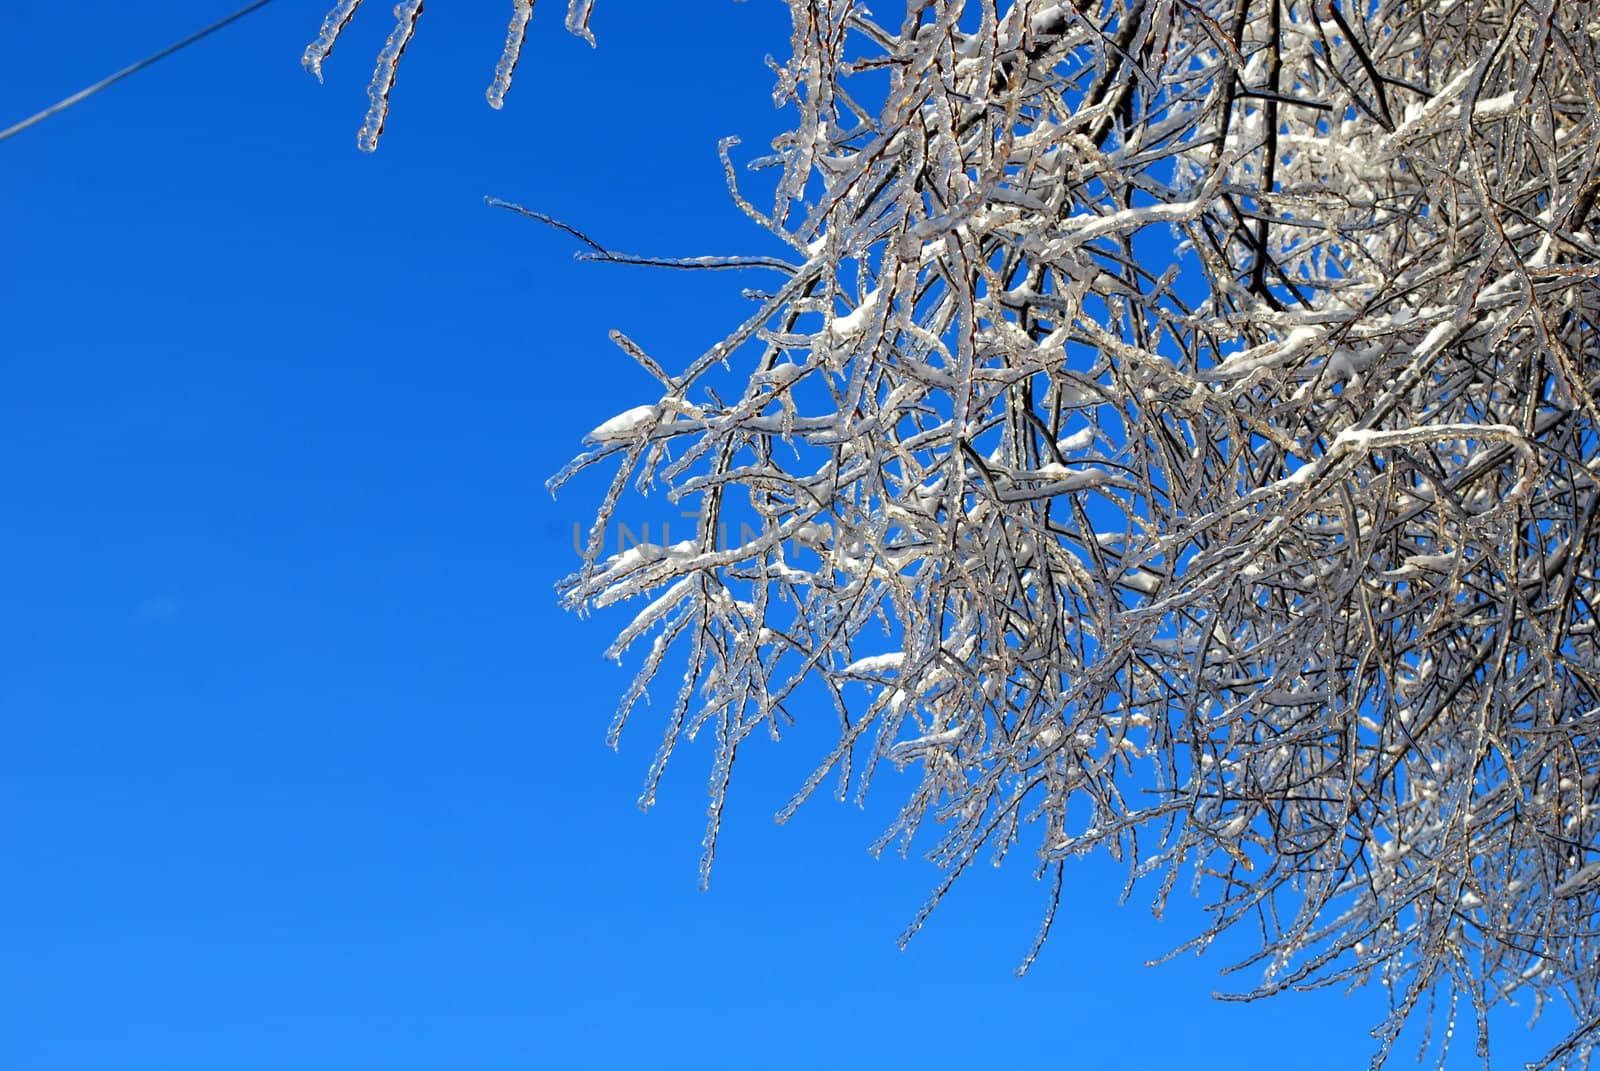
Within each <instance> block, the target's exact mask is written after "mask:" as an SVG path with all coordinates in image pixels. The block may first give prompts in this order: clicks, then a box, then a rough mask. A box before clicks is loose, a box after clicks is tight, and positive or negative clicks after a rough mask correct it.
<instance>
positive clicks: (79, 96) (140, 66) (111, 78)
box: [0, 0, 272, 141]
mask: <svg viewBox="0 0 1600 1071" xmlns="http://www.w3.org/2000/svg"><path fill="white" fill-rule="evenodd" d="M270 3H272V0H255V2H254V3H251V4H246V5H245V6H244V7H242V8H240V9H239V10H238V11H235V12H234V13H233V14H231V15H229V16H228V17H227V18H224V19H221V20H219V21H217V22H213V23H212V24H211V25H210V26H207V27H206V28H205V29H203V30H197V31H195V32H194V33H192V34H190V35H189V36H188V37H185V38H184V39H183V40H181V41H178V42H176V43H175V44H171V45H168V46H167V47H166V48H163V49H162V50H161V51H160V52H157V53H155V54H154V55H152V56H147V57H146V58H144V59H142V60H140V61H139V62H138V63H134V64H131V65H129V66H127V67H124V68H122V70H120V71H118V72H116V73H115V74H112V75H108V76H107V77H105V78H102V79H101V80H100V81H98V82H96V83H94V84H93V85H91V86H88V87H86V88H84V89H80V90H78V92H76V93H74V94H72V96H70V97H67V98H65V99H64V100H60V101H57V102H56V103H55V104H52V105H50V107H48V108H46V109H44V110H43V111H40V112H35V113H34V114H33V115H30V116H28V118H26V119H24V120H22V121H21V122H19V123H15V124H13V125H11V126H8V127H6V129H4V130H0V141H5V140H6V139H7V138H9V137H12V136H13V135H16V134H20V133H22V132H23V131H24V130H26V129H28V128H29V127H30V126H33V125H35V124H36V123H42V122H43V121H44V120H46V119H48V118H50V117H51V116H52V115H55V114H57V113H58V112H64V111H66V110H67V109H68V108H70V107H72V106H73V105H74V104H77V103H79V102H81V101H84V100H87V99H88V98H90V97H92V96H94V95H95V94H96V93H98V92H100V91H101V90H102V89H105V88H107V87H108V86H112V85H115V84H116V83H117V82H120V81H122V80H123V79H124V78H126V77H128V76H129V75H130V74H137V73H138V72H140V71H142V70H144V69H145V68H146V67H149V66H151V65H153V64H156V63H159V62H161V61H162V60H164V59H166V58H167V57H168V56H170V55H172V54H173V53H174V52H181V51H182V50H183V49H185V48H188V47H189V46H190V45H192V44H195V43H197V42H199V41H201V40H204V39H205V38H207V37H209V36H211V35H212V34H214V33H216V32H217V31H218V30H220V29H222V28H223V27H224V26H227V25H229V24H231V23H234V22H238V21H239V20H240V19H242V18H244V17H245V16H246V15H249V14H251V13H252V12H255V11H259V10H260V9H261V8H264V7H266V6H267V5H268V4H270Z"/></svg>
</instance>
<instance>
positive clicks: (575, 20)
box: [567, 0, 594, 48]
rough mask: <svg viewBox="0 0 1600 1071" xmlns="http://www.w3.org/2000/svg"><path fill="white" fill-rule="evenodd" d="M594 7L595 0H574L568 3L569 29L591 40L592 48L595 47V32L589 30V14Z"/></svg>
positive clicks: (586, 39) (588, 40)
mask: <svg viewBox="0 0 1600 1071" xmlns="http://www.w3.org/2000/svg"><path fill="white" fill-rule="evenodd" d="M593 7H594V0H572V2H571V3H570V4H568V5H567V31H568V32H569V33H574V34H577V35H578V36H579V37H581V38H583V39H584V40H585V41H587V42H589V46H590V47H591V48H592V47H594V34H592V33H590V32H589V14H590V9H592V8H593Z"/></svg>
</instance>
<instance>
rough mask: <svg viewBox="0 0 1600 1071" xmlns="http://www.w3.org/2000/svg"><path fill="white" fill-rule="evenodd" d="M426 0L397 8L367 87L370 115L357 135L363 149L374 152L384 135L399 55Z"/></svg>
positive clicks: (402, 0)
mask: <svg viewBox="0 0 1600 1071" xmlns="http://www.w3.org/2000/svg"><path fill="white" fill-rule="evenodd" d="M422 3H423V0H400V3H399V4H397V5H395V9H394V20H395V21H394V29H393V30H391V31H389V39H388V40H387V41H385V42H384V45H383V51H381V52H379V53H378V66H377V68H376V69H375V70H374V71H373V72H372V83H371V84H370V85H368V86H367V99H368V100H369V101H370V105H369V107H368V108H367V118H366V121H365V122H364V123H362V124H361V130H360V132H358V133H357V134H356V144H357V145H358V146H360V148H361V151H362V152H373V151H375V150H376V149H377V147H378V139H379V138H380V137H382V136H383V124H384V120H385V119H387V118H388V116H389V94H390V92H392V91H393V89H394V78H395V71H396V69H397V68H398V67H399V66H400V57H401V56H403V55H405V51H406V45H408V44H410V43H411V35H412V34H414V33H416V31H417V17H418V16H419V15H421V14H422Z"/></svg>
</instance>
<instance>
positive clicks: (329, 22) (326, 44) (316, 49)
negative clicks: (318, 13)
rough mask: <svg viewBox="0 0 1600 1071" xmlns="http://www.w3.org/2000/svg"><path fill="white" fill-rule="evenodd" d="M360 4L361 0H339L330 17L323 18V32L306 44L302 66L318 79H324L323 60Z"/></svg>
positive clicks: (329, 13)
mask: <svg viewBox="0 0 1600 1071" xmlns="http://www.w3.org/2000/svg"><path fill="white" fill-rule="evenodd" d="M360 6H361V0H339V2H338V3H337V4H335V5H334V8H333V10H332V11H330V12H328V17H327V18H325V19H323V20H322V32H321V33H319V34H317V39H316V40H315V41H313V42H311V43H310V44H309V45H307V46H306V52H305V55H303V56H301V57H300V66H302V67H304V68H305V69H306V70H308V71H310V72H311V73H312V74H314V75H316V76H317V81H319V82H320V81H322V61H323V60H325V59H327V58H328V54H329V53H330V52H332V51H333V43H334V42H335V41H337V40H338V39H339V34H340V33H342V32H343V31H344V28H345V27H346V26H348V25H349V24H350V19H351V17H352V16H354V15H355V13H356V8H358V7H360Z"/></svg>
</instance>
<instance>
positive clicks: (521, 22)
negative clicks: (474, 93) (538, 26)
mask: <svg viewBox="0 0 1600 1071" xmlns="http://www.w3.org/2000/svg"><path fill="white" fill-rule="evenodd" d="M511 2H512V6H513V10H512V12H511V25H510V26H509V27H507V28H506V50H505V51H504V52H502V53H501V54H500V62H499V63H497V64H495V68H494V82H493V83H492V84H491V85H490V86H489V91H488V92H487V93H485V94H484V96H486V97H487V98H488V99H489V107H491V108H493V109H495V110H496V111H499V110H500V109H501V108H503V107H504V106H505V103H506V93H508V92H509V91H510V89H511V76H512V75H513V74H515V73H516V70H517V60H518V58H520V57H521V55H522V39H523V38H524V37H525V36H526V35H527V32H528V20H529V19H531V18H532V17H533V0H511Z"/></svg>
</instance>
